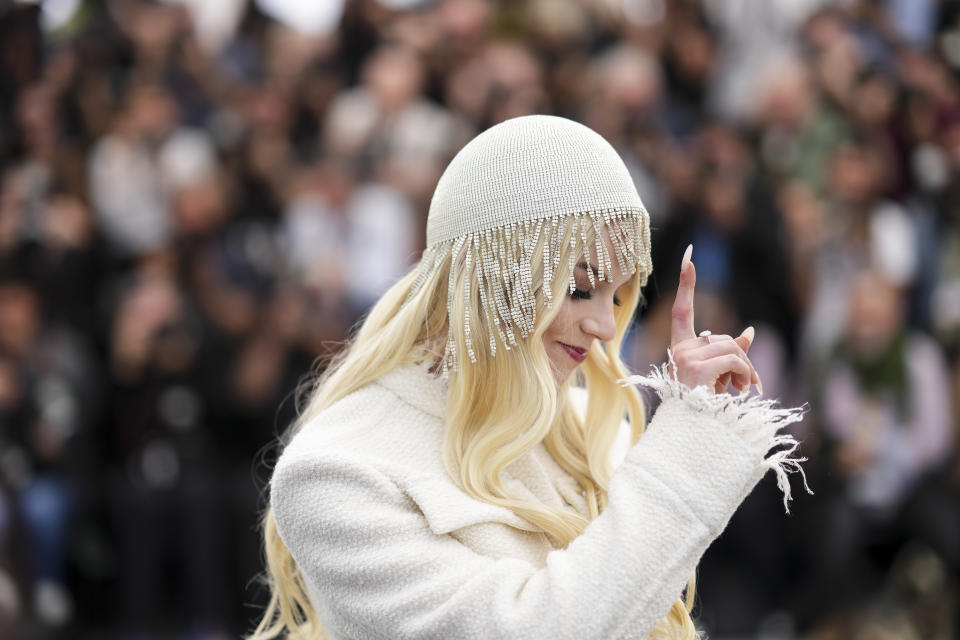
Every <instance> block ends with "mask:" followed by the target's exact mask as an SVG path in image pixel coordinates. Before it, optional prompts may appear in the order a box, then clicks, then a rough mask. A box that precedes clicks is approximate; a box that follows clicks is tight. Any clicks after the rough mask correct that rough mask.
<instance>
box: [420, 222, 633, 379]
mask: <svg viewBox="0 0 960 640" xmlns="http://www.w3.org/2000/svg"><path fill="white" fill-rule="evenodd" d="M648 221H649V217H648V215H647V213H646V211H644V210H642V209H606V210H601V211H590V212H581V213H575V214H563V215H561V214H557V215H554V216H552V217H550V218H545V219H540V220H531V221H526V222H520V223H510V224H505V225H504V226H502V227H497V228H495V229H488V230H486V231H478V232H474V233H470V234H467V235H464V236H460V237H457V238H455V239H452V240H447V241H444V242H438V243H436V244H434V245H432V246H430V247H427V249H426V250H425V251H424V252H423V256H422V258H421V259H420V265H419V271H418V273H417V278H416V280H415V281H414V284H413V287H412V288H411V291H410V297H413V296H414V295H415V294H416V293H417V292H418V291H419V290H420V288H421V287H422V286H423V283H424V282H426V280H427V278H428V277H429V276H430V274H431V273H434V272H435V271H436V270H437V269H439V268H440V267H441V266H442V265H443V263H444V261H445V260H447V259H453V257H462V259H463V269H464V272H465V273H466V274H469V276H470V277H466V278H464V279H463V287H462V289H463V290H462V291H461V292H457V291H456V275H457V270H456V269H452V268H451V269H450V276H449V281H448V283H447V316H448V317H450V316H451V315H452V311H453V300H455V298H454V296H455V295H462V297H463V300H464V303H465V316H464V327H463V330H464V338H465V340H464V342H465V345H466V349H467V356H468V357H469V358H470V361H471V362H476V361H477V358H476V352H475V351H474V344H473V337H472V336H471V328H470V325H471V321H473V322H476V319H471V318H470V315H469V314H470V308H471V305H470V296H471V290H470V288H471V282H475V283H476V287H477V290H478V291H477V293H478V294H479V297H480V313H481V314H482V315H483V316H484V317H483V318H481V319H480V320H481V321H482V322H484V324H485V325H486V327H487V329H488V330H487V335H488V346H489V349H490V354H491V355H492V356H496V353H497V342H498V338H499V342H500V344H501V345H502V346H503V348H504V349H505V350H509V349H510V347H511V346H515V345H516V344H517V334H519V336H520V338H526V337H527V336H529V335H530V334H531V333H532V332H533V327H534V323H535V322H536V311H537V305H536V293H537V292H536V290H534V286H533V272H534V268H533V264H534V259H535V256H534V253H535V251H536V247H537V244H538V243H540V238H541V235H543V234H545V237H544V238H543V243H542V246H543V255H542V261H543V296H544V301H545V303H546V306H547V308H552V306H553V280H554V275H555V274H556V272H557V267H558V266H559V264H560V257H561V254H562V252H561V247H560V244H561V243H562V242H563V241H564V238H565V237H566V236H567V232H568V226H569V238H570V239H569V243H570V247H569V263H570V264H569V268H570V276H569V289H570V293H573V291H574V289H576V282H575V280H574V275H573V272H574V267H575V265H576V264H577V261H578V260H579V259H580V257H582V256H583V255H584V254H585V253H586V246H587V231H588V229H592V231H593V233H594V244H595V247H596V255H597V263H598V264H597V265H596V266H597V276H598V277H599V278H600V279H601V280H605V281H607V282H612V281H613V260H616V261H617V264H618V266H619V267H620V270H621V272H622V273H628V272H629V273H630V274H631V275H632V274H634V273H636V272H637V271H638V270H639V271H640V272H641V273H640V275H641V279H642V280H643V281H644V282H645V281H646V278H647V276H649V274H650V270H651V263H650V228H649V222H648ZM603 228H607V229H608V230H609V233H610V239H611V244H612V245H613V248H614V255H613V256H611V255H610V252H609V251H607V247H606V245H605V244H604V242H603V236H602V235H601V232H602V230H603ZM536 257H539V256H536ZM474 266H476V275H475V277H473V274H472V273H471V270H472V269H474ZM587 274H588V277H589V278H590V286H591V287H595V286H596V281H595V278H594V275H593V272H592V271H591V270H590V269H588V270H587ZM408 300H409V298H408ZM457 366H458V354H457V346H456V340H455V336H454V332H453V326H452V325H451V326H450V328H449V332H448V336H447V345H446V351H445V354H444V361H443V373H444V375H446V374H447V373H449V371H450V370H451V369H453V370H456V368H457Z"/></svg>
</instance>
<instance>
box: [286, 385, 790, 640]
mask: <svg viewBox="0 0 960 640" xmlns="http://www.w3.org/2000/svg"><path fill="white" fill-rule="evenodd" d="M664 372H665V370H664ZM664 372H655V376H654V378H650V379H647V383H648V384H652V385H656V386H657V387H658V390H659V391H660V393H661V396H662V397H663V398H664V400H663V403H662V404H661V406H660V408H659V409H658V411H657V412H656V415H655V417H654V419H653V420H652V421H651V423H650V424H649V425H648V428H647V431H646V433H645V434H644V435H643V436H642V437H641V439H640V441H639V442H638V443H637V444H636V445H635V446H633V447H632V448H631V449H630V450H629V451H628V452H627V453H626V456H625V458H624V459H623V461H622V462H621V463H620V464H619V466H618V467H617V470H616V473H615V474H614V476H613V479H612V481H611V484H610V488H609V505H608V506H607V508H606V510H605V511H604V512H603V513H602V514H601V515H600V517H598V518H597V519H595V520H594V521H593V522H591V523H590V525H589V526H588V527H587V529H586V531H585V532H584V533H583V534H582V535H581V536H580V537H579V538H577V539H576V540H574V541H573V542H572V543H571V544H570V545H569V546H568V547H567V548H566V549H555V548H554V547H552V546H551V544H550V542H549V541H548V539H547V537H546V536H545V535H544V534H542V533H538V532H537V531H536V530H535V528H534V527H532V526H531V525H530V524H528V523H527V522H526V521H525V520H523V519H521V518H519V517H518V516H516V515H514V514H513V513H512V512H510V511H509V510H507V509H504V508H501V507H497V506H494V505H490V504H486V503H483V502H480V501H477V500H475V499H473V498H471V497H469V496H468V495H467V494H465V493H463V492H462V491H461V490H460V489H459V488H458V487H457V486H456V485H454V484H453V482H452V481H451V480H450V479H449V478H448V476H447V474H446V472H445V470H444V467H443V462H442V457H441V443H442V440H443V420H442V416H443V413H444V408H445V396H446V383H445V382H444V381H442V380H441V379H438V378H436V377H434V376H433V375H432V374H431V373H430V372H429V371H427V369H426V368H425V367H418V366H406V367H402V368H400V369H397V370H395V371H393V372H391V373H389V374H387V375H386V376H384V377H383V378H382V379H381V380H379V381H378V382H376V383H375V384H372V385H370V386H368V387H366V388H364V389H361V390H359V391H357V392H356V393H353V394H351V395H350V396H348V397H346V398H344V399H343V400H341V401H340V402H338V403H336V404H335V405H333V406H332V407H330V408H329V409H327V410H326V411H324V412H323V413H322V414H321V415H319V416H318V417H317V418H315V419H314V420H312V421H311V422H309V423H308V424H306V425H305V426H304V427H303V429H302V430H301V431H300V432H299V433H298V434H297V435H296V436H295V437H294V438H293V440H292V441H291V442H290V443H289V445H288V446H287V447H286V449H285V450H284V452H283V454H282V456H281V457H280V459H279V461H278V463H277V465H276V468H275V472H274V476H273V480H272V485H271V501H272V505H273V509H274V512H275V515H276V521H277V527H278V531H279V533H280V536H281V538H282V539H283V541H284V542H285V544H286V545H287V547H288V548H289V549H290V552H291V554H292V555H293V558H294V560H295V561H296V563H297V565H298V566H299V567H300V569H301V571H302V573H303V576H304V578H305V580H306V583H307V587H308V591H309V594H310V598H311V601H312V603H313V605H314V606H315V608H316V610H317V611H318V613H319V615H320V618H321V620H322V621H323V623H324V626H325V628H326V630H327V632H328V634H329V635H330V637H331V638H334V639H348V638H349V639H351V640H354V639H379V638H391V639H394V638H411V639H412V638H504V639H505V638H550V639H565V638H571V639H573V638H577V639H579V640H583V639H589V638H596V639H597V640H601V639H602V640H610V639H617V638H642V637H644V636H645V635H646V634H647V633H648V632H649V631H650V630H651V628H652V627H653V626H654V624H655V623H656V622H657V621H658V620H659V619H660V618H662V617H663V616H664V615H665V614H666V612H667V610H668V609H669V607H670V605H671V603H672V602H673V601H674V600H675V599H676V598H677V597H678V596H679V595H680V593H681V591H682V589H683V587H684V585H685V584H686V581H687V579H688V578H689V577H690V574H691V573H692V572H693V570H694V568H695V567H696V565H697V562H698V561H699V559H700V557H701V555H702V554H703V552H704V550H705V549H706V548H707V546H708V545H709V544H710V543H711V541H712V540H713V539H714V538H716V537H717V536H718V535H719V534H720V532H721V531H722V530H723V528H724V527H725V526H726V523H727V521H728V520H729V518H730V516H731V515H732V514H733V512H734V511H735V509H736V508H737V505H738V504H739V503H740V502H741V501H742V500H743V498H744V497H745V496H746V495H747V493H749V492H750V491H751V490H752V489H753V487H754V485H755V484H756V483H757V481H758V480H759V479H760V477H761V476H762V475H763V473H764V472H765V471H766V470H768V469H771V468H773V469H775V470H776V471H777V473H778V475H779V476H781V478H782V477H784V476H785V469H786V468H789V467H790V466H791V465H793V466H796V464H797V461H796V460H795V459H792V458H789V457H788V455H787V454H788V453H789V452H791V451H793V450H794V449H795V446H796V443H795V442H794V441H793V439H792V438H790V437H789V436H785V435H782V434H781V435H777V430H778V428H779V427H780V426H782V425H783V424H785V423H787V422H791V421H794V420H796V419H797V418H798V416H797V415H795V414H794V413H790V412H787V411H783V410H774V409H772V407H771V403H768V402H765V401H764V402H758V401H751V402H741V401H739V400H735V399H731V397H730V396H721V397H714V396H708V394H706V393H705V391H706V390H705V389H704V390H702V391H703V392H704V393H700V391H701V390H700V389H697V390H695V391H692V392H691V391H690V390H688V389H683V388H681V387H680V386H679V385H678V384H677V383H676V382H672V381H670V380H669V379H668V378H667V377H666V376H665V375H663V373H664ZM723 398H726V400H722V399H723ZM718 399H720V400H718ZM777 444H779V445H786V447H783V446H781V447H779V448H778V449H779V451H780V453H775V454H770V453H769V451H770V449H771V447H772V446H774V445H777ZM781 454H782V455H781ZM504 480H505V482H506V484H507V486H508V487H509V488H510V489H511V490H512V491H513V492H514V493H515V495H517V496H521V497H527V498H530V499H536V500H540V501H542V502H544V503H548V504H552V505H558V506H562V507H565V508H568V509H572V510H575V511H578V512H580V513H582V514H583V515H586V503H585V500H584V498H583V497H581V495H580V493H579V490H578V489H579V488H578V485H577V483H576V482H575V481H574V480H573V479H572V478H571V477H570V476H569V475H567V474H566V473H565V472H564V471H563V470H562V469H561V468H560V467H559V466H558V465H557V464H556V463H555V462H554V461H553V459H552V458H551V457H550V456H549V454H547V452H546V451H545V450H544V449H543V447H542V446H540V447H538V448H536V449H535V450H534V451H533V452H532V453H531V454H529V455H528V456H526V457H525V458H524V459H522V460H520V461H518V462H517V463H515V464H514V465H512V466H511V467H510V468H509V469H508V470H507V473H506V477H505V478H504ZM781 488H783V489H784V490H785V493H787V494H788V493H789V485H788V484H787V485H786V486H784V485H783V484H782V485H781Z"/></svg>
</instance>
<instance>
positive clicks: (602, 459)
mask: <svg viewBox="0 0 960 640" xmlns="http://www.w3.org/2000/svg"><path fill="white" fill-rule="evenodd" d="M551 241H552V240H551V239H550V238H549V237H548V235H547V234H543V235H541V237H540V238H539V240H538V245H537V247H536V248H535V250H534V251H533V252H532V255H533V256H534V259H533V260H531V271H532V273H531V277H532V281H533V283H534V288H535V291H536V303H537V308H538V309H539V310H540V312H539V313H538V314H537V320H536V323H535V325H534V327H533V331H532V333H531V335H529V336H528V337H527V339H524V340H518V341H517V343H516V344H515V345H510V346H507V345H506V344H503V343H499V348H498V349H497V351H499V352H500V353H499V354H498V355H493V354H492V353H491V352H490V350H488V349H477V350H476V351H475V354H476V357H475V361H473V360H471V359H468V358H465V357H461V358H459V359H458V365H457V369H456V370H455V371H454V372H452V373H451V375H450V381H449V391H448V397H447V411H446V415H445V423H446V424H445V427H446V429H445V438H444V445H443V452H444V463H445V465H446V467H447V471H448V473H449V474H450V477H451V478H452V479H453V481H454V482H456V483H457V484H458V485H459V486H460V487H461V488H462V489H463V491H465V492H466V493H468V494H469V495H471V496H473V497H475V498H477V499H479V500H483V501H486V502H489V503H493V504H497V505H501V506H504V507H506V508H508V509H511V510H512V511H513V512H514V513H516V514H517V515H518V516H520V517H522V518H524V519H525V520H527V521H528V522H530V523H531V524H533V525H535V526H537V527H539V528H540V529H542V530H543V532H544V533H545V534H546V535H547V536H548V537H549V538H550V540H551V542H552V543H553V544H554V545H555V546H557V547H565V546H566V545H567V544H569V543H570V542H571V541H572V540H573V539H574V538H576V537H577V536H579V535H580V534H581V533H582V532H583V530H584V529H585V528H586V526H587V524H588V523H589V520H588V519H586V518H584V517H583V516H581V515H579V514H577V513H573V512H571V511H567V510H563V509H559V508H554V507H550V506H548V505H545V504H540V503H536V502H530V501H526V500H520V499H518V498H516V497H514V496H512V495H510V493H509V491H507V489H506V488H505V487H504V485H503V483H502V482H501V480H500V472H501V471H502V470H503V469H504V468H505V467H507V466H508V465H509V464H510V463H512V462H514V461H515V460H518V459H520V458H522V457H523V456H524V455H526V454H527V453H529V452H530V451H531V450H532V449H533V448H534V447H535V446H536V445H537V444H539V443H541V442H542V443H543V444H544V446H545V447H546V449H547V450H548V451H549V452H550V454H551V455H552V456H553V458H554V459H555V460H556V462H557V463H558V464H559V465H560V466H561V467H562V468H563V469H564V470H565V471H566V472H567V473H569V474H570V475H571V476H572V477H573V478H574V479H575V480H577V482H579V483H580V486H581V487H582V488H583V489H584V490H585V492H586V499H587V504H588V508H589V514H590V519H592V518H595V517H597V516H598V515H599V514H600V513H601V512H602V511H603V509H604V508H605V506H606V502H607V491H606V490H607V486H608V483H609V480H610V477H611V475H612V473H613V469H612V466H611V460H610V450H611V448H612V446H613V443H614V440H615V438H616V435H617V433H618V431H619V429H620V427H621V424H622V420H623V416H624V415H626V416H628V419H629V424H630V425H631V430H632V442H636V441H637V439H638V438H639V437H640V436H641V434H642V432H643V430H644V428H645V415H644V408H643V403H642V401H641V399H640V396H639V394H638V393H637V390H636V389H635V388H633V387H623V386H620V385H619V384H618V383H617V381H618V380H619V379H621V378H624V377H626V376H627V375H629V372H628V371H627V369H626V367H625V365H624V364H623V362H622V361H621V359H620V356H619V353H620V348H621V344H622V342H623V339H624V336H625V334H626V332H627V329H628V328H629V325H630V323H631V321H632V316H633V311H634V309H636V307H637V305H638V303H639V299H640V289H641V287H642V285H643V284H644V283H643V282H640V277H639V276H637V275H635V276H634V277H633V278H631V280H630V281H629V283H628V284H627V285H626V287H625V290H622V291H621V293H620V300H621V306H619V307H617V308H616V310H615V320H616V327H617V329H616V334H615V338H614V339H613V340H611V341H609V342H607V343H605V344H601V343H600V342H595V343H594V344H593V346H592V347H591V349H590V353H589V357H588V358H587V359H586V360H585V361H584V363H583V365H582V366H581V368H580V369H581V372H580V376H581V377H582V380H583V382H584V383H585V385H586V388H587V392H588V393H587V396H588V402H587V407H586V411H585V413H584V416H583V417H582V418H581V416H580V414H579V413H578V412H577V411H576V410H575V409H574V407H573V405H572V403H571V401H570V394H569V393H567V389H568V387H569V385H570V381H567V382H566V383H564V384H563V385H562V386H560V387H559V388H558V385H557V383H556V381H555V378H554V376H553V372H552V370H551V367H550V361H549V358H548V356H547V353H546V350H545V348H544V344H543V340H542V335H543V332H544V331H545V330H546V329H547V327H548V326H549V325H550V323H551V321H552V320H553V318H554V317H555V316H556V314H557V313H558V312H559V310H560V304H559V303H554V304H552V305H551V304H550V303H549V301H550V300H553V301H562V300H564V299H565V297H566V295H567V293H568V292H567V286H568V282H569V277H570V266H569V265H571V264H572V261H570V260H568V259H567V258H568V257H569V256H568V255H564V259H561V260H559V261H558V264H557V265H553V266H552V267H551V266H549V265H548V266H547V268H548V269H549V268H553V269H555V271H554V277H553V281H552V282H553V284H552V289H553V290H552V292H550V293H548V294H547V296H550V297H549V298H548V297H546V296H545V293H546V292H545V291H544V287H543V282H544V278H543V271H544V264H543V260H538V259H536V257H537V256H542V255H543V251H542V244H543V243H545V242H551ZM595 241H596V236H595V231H594V230H592V229H588V230H587V232H586V233H583V234H576V233H572V232H571V229H569V228H568V229H566V231H565V233H564V235H563V238H562V242H560V243H559V246H560V247H563V248H564V251H565V252H567V251H569V253H571V254H572V255H574V256H582V255H584V254H585V253H586V252H587V251H589V249H588V248H589V247H591V246H593V245H594V243H595ZM450 269H454V274H453V279H452V280H451V279H450V277H449V276H450ZM477 272H478V270H477V269H476V268H471V266H470V264H469V260H467V261H465V260H464V256H463V255H462V253H461V254H459V255H458V254H455V253H451V254H450V255H449V256H447V258H446V259H445V260H443V261H442V262H441V263H439V264H437V265H435V268H432V269H431V270H430V271H429V273H428V275H427V278H426V281H423V278H422V277H420V278H418V272H417V269H414V270H413V271H411V272H410V273H409V274H407V275H406V276H405V277H403V278H402V279H401V280H400V281H399V282H397V283H396V284H395V285H394V286H393V287H392V288H391V289H390V290H389V291H387V293H386V294H384V296H383V297H382V298H381V299H380V300H379V302H377V304H376V305H375V306H374V307H373V309H372V310H371V311H370V313H369V315H368V317H367V318H366V320H365V321H364V323H363V325H362V326H361V328H360V330H359V331H358V333H357V334H356V336H355V337H354V338H353V340H352V341H351V343H350V344H349V345H348V347H347V348H346V349H345V350H343V351H342V352H341V354H340V355H339V356H337V358H336V359H335V360H334V361H333V362H332V363H331V364H330V366H329V367H328V368H327V370H326V372H325V373H324V374H323V375H322V376H321V377H320V378H319V379H318V380H317V381H316V383H315V384H314V385H313V386H312V388H311V390H310V391H309V396H308V399H307V402H306V405H305V407H304V410H303V411H302V413H301V415H300V416H299V417H298V419H297V420H296V421H295V422H294V424H292V425H291V427H290V428H289V429H288V430H287V432H286V433H285V434H284V436H283V437H282V439H281V440H282V443H284V444H285V443H287V442H289V441H290V439H291V438H292V437H293V435H294V434H295V433H296V432H297V431H298V430H299V429H300V428H301V426H302V425H304V424H305V423H307V422H309V421H310V420H312V419H313V418H314V417H316V416H318V415H319V414H320V413H321V412H323V411H324V410H325V409H327V408H328V407H330V406H331V405H333V404H334V403H336V402H337V401H339V400H341V399H342V398H344V397H345V396H347V395H349V394H351V393H353V392H354V391H356V390H358V389H360V388H362V387H364V386H366V385H368V384H370V383H372V382H373V381H375V380H377V379H378V378H380V377H381V376H383V375H384V374H385V373H387V372H388V371H390V370H391V369H393V368H395V367H397V366H400V365H403V364H407V363H414V362H423V361H430V362H439V361H441V360H442V359H443V358H444V355H445V354H444V345H445V343H446V340H447V337H448V333H449V328H450V327H453V328H454V329H456V328H459V327H463V326H464V320H465V318H467V317H469V318H471V319H472V320H471V322H470V326H471V334H472V340H473V341H474V343H475V344H478V345H486V344H488V342H489V341H490V340H491V339H492V340H494V341H498V335H497V333H496V330H495V329H494V328H493V327H491V326H489V322H487V321H486V317H485V316H484V314H483V312H482V308H483V307H482V305H481V301H480V295H481V293H480V292H481V287H479V286H478V284H479V283H478V282H477V280H478V278H479V277H480V276H478V273H477ZM451 282H453V283H454V287H453V288H452V287H451V286H450V283H451ZM465 286H469V289H468V291H470V292H471V293H472V295H468V296H460V295H456V296H454V295H451V294H450V292H451V291H452V290H456V291H462V290H463V288H464V287H465ZM491 334H493V335H491ZM451 335H452V336H453V338H454V340H455V348H456V350H457V351H458V352H459V353H460V354H464V353H466V352H467V350H468V348H469V347H468V344H467V338H466V337H465V335H464V331H462V330H454V331H453V332H452V333H451ZM507 349H509V351H506V350H507ZM504 351H506V352H504ZM518 424H520V425H523V426H522V427H520V428H518V426H517V425H518ZM586 425H589V428H587V427H586ZM262 524H263V534H264V549H265V555H266V565H267V576H266V580H267V584H268V585H269V588H270V591H271V597H270V601H269V604H268V605H267V608H266V611H265V612H264V615H263V618H262V619H261V620H260V623H259V625H258V626H257V628H256V629H255V630H254V631H253V633H252V634H251V635H250V636H248V640H267V639H270V638H275V637H278V636H280V635H281V634H284V633H286V635H287V637H289V638H291V639H295V640H301V639H302V640H306V639H307V638H311V639H313V638H323V637H325V634H324V632H323V627H322V624H321V621H320V620H319V619H318V616H317V613H316V611H315V610H314V609H313V607H312V606H311V603H310V599H309V596H308V594H307V589H306V584H305V582H304V578H303V575H302V574H301V572H300V570H299V568H298V567H297V565H296V563H295V561H294V560H293V558H292V556H291V554H290V551H289V550H288V549H287V547H286V546H285V545H284V543H283V540H282V539H281V538H280V536H279V534H278V532H277V527H276V522H275V520H274V515H273V511H272V509H271V508H269V507H268V508H267V509H266V511H265V513H264V515H263V520H262ZM694 582H695V581H694V578H693V577H691V579H690V581H689V583H688V585H687V589H686V594H685V598H678V599H677V601H676V602H674V604H673V606H672V607H671V609H670V610H669V612H668V613H667V615H666V616H665V617H664V618H663V619H662V620H661V621H660V622H659V623H658V625H657V626H656V628H655V629H654V630H653V632H651V634H650V636H649V637H650V638H671V639H683V640H692V639H694V638H696V637H697V631H696V628H695V626H694V624H693V621H692V619H691V616H690V611H691V609H692V606H693V594H694V586H695V585H694Z"/></svg>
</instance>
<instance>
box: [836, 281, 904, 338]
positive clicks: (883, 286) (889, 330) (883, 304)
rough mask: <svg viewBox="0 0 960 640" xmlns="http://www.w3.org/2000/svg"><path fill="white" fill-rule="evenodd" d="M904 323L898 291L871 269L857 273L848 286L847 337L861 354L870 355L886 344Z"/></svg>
mask: <svg viewBox="0 0 960 640" xmlns="http://www.w3.org/2000/svg"><path fill="white" fill-rule="evenodd" d="M902 326H903V311H902V299H901V294H900V292H899V291H898V290H897V288H896V287H894V286H893V285H892V284H891V283H890V282H889V281H887V280H885V279H884V278H883V277H881V276H880V275H879V274H877V273H874V272H872V271H865V272H863V273H861V274H860V275H858V276H857V277H856V278H855V279H854V281H853V284H852V287H851V290H850V306H849V312H848V316H847V337H848V339H849V340H850V344H851V346H852V347H853V348H854V349H855V350H856V351H857V353H858V354H860V355H861V356H866V357H870V356H873V355H875V354H877V353H879V352H880V351H882V350H883V349H884V348H886V346H887V344H889V342H890V340H891V339H893V337H894V336H895V335H896V334H897V332H898V331H900V329H901V327H902Z"/></svg>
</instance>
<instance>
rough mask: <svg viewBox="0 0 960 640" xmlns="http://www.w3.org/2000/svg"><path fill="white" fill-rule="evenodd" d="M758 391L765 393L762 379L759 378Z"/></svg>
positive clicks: (761, 393)
mask: <svg viewBox="0 0 960 640" xmlns="http://www.w3.org/2000/svg"><path fill="white" fill-rule="evenodd" d="M757 391H758V392H759V393H760V395H763V382H761V381H760V380H757Z"/></svg>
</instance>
